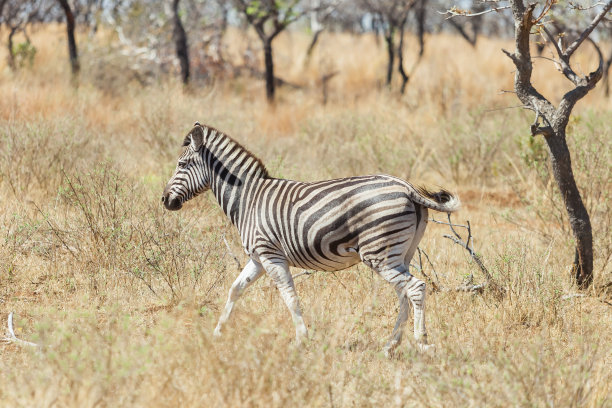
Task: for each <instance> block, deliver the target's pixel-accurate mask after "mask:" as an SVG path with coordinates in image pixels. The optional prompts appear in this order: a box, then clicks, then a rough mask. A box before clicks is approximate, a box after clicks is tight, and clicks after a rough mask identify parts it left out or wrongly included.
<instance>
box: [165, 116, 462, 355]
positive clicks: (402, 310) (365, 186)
mask: <svg viewBox="0 0 612 408" xmlns="http://www.w3.org/2000/svg"><path fill="white" fill-rule="evenodd" d="M209 189H210V190H212V193H213V194H214V196H215V198H216V201H217V202H218V203H219V205H220V206H221V208H222V210H223V212H224V213H225V214H226V215H227V216H228V217H229V219H230V220H231V222H232V224H233V225H234V226H235V227H236V228H237V229H238V232H239V233H240V239H241V241H242V245H243V248H244V251H245V252H246V254H247V255H248V256H249V261H248V263H247V264H246V266H245V267H244V269H243V270H242V272H240V274H239V275H238V277H237V278H236V280H235V281H234V283H233V284H232V286H231V288H230V290H229V295H228V299H227V302H226V305H225V308H224V310H223V312H222V313H221V316H220V318H219V322H218V324H217V326H216V328H215V330H214V335H215V336H220V335H221V333H222V331H223V326H224V325H225V323H226V322H227V321H228V319H229V317H230V315H231V313H232V310H233V308H234V304H235V302H236V301H237V300H238V299H239V298H240V296H241V295H242V294H243V293H244V292H245V290H246V289H247V288H248V287H249V286H251V285H252V284H253V283H255V281H257V279H259V278H260V277H261V276H262V275H263V274H264V272H265V273H267V275H268V276H269V277H270V278H271V279H272V280H273V282H274V283H275V285H276V287H277V288H278V290H279V292H280V295H281V297H282V298H283V300H284V302H285V304H286V306H287V307H288V309H289V311H290V313H291V317H292V319H293V323H294V325H295V330H296V342H297V344H301V342H302V341H303V340H305V339H307V338H308V330H307V328H306V325H305V323H304V319H303V317H302V312H301V308H300V304H299V300H298V296H297V294H296V291H295V286H294V282H293V278H292V275H291V273H290V271H289V267H290V266H295V267H299V268H303V269H312V270H318V271H338V270H341V269H345V268H348V267H350V266H352V265H355V264H357V263H359V262H363V263H365V264H366V265H367V266H369V267H370V268H372V269H373V270H374V271H375V272H376V273H377V274H379V275H380V276H381V277H382V278H383V279H385V280H386V281H387V282H389V283H390V284H391V285H392V286H393V287H394V289H395V292H396V293H397V296H398V298H399V314H398V317H397V321H396V323H395V327H394V329H393V332H392V335H391V338H390V339H389V341H388V342H387V344H386V345H385V348H384V350H385V353H386V354H387V355H390V354H392V353H393V351H394V350H395V348H396V347H397V346H398V345H399V344H400V342H401V340H402V333H403V330H404V326H405V323H406V321H407V319H408V309H409V303H411V304H412V307H413V316H414V337H415V339H416V341H417V344H418V345H419V347H421V348H427V347H429V346H428V342H427V331H426V328H425V283H424V282H423V281H421V280H419V279H417V278H416V277H414V276H412V275H411V274H410V273H409V271H408V266H409V265H410V260H411V259H412V256H413V255H414V253H415V250H416V248H417V245H418V244H419V242H420V240H421V238H422V237H423V233H424V232H425V227H426V226H427V217H428V209H433V210H436V211H441V212H449V213H450V212H454V211H457V210H459V208H460V201H459V199H458V198H457V197H456V196H455V195H453V194H451V193H449V192H448V191H446V190H444V189H442V190H441V191H439V192H431V191H429V190H427V189H425V188H423V187H415V186H413V185H412V184H410V183H408V182H407V181H404V180H402V179H399V178H397V177H393V176H389V175H369V176H358V177H348V178H339V179H334V180H326V181H318V182H308V183H307V182H300V181H294V180H286V179H278V178H274V177H271V176H270V174H269V173H268V171H267V169H266V167H265V166H264V164H263V163H262V161H261V160H260V159H258V158H257V157H256V156H255V155H254V154H252V153H251V152H249V150H247V149H246V148H244V147H243V146H242V145H240V144H239V143H238V142H236V141H235V140H234V139H232V138H231V137H230V136H228V135H226V134H225V133H223V132H220V131H218V130H217V129H215V128H213V127H210V126H204V125H201V124H200V123H199V122H196V123H195V125H194V127H193V129H192V130H191V131H190V132H189V133H188V134H187V136H186V137H185V139H184V141H183V151H182V153H181V154H180V156H179V158H178V163H177V166H176V169H175V171H174V174H173V175H172V177H171V178H170V180H169V181H168V184H167V185H166V187H165V189H164V192H163V195H162V198H161V201H162V202H163V204H164V206H165V207H166V209H168V210H172V211H176V210H180V209H181V208H182V206H183V204H184V203H185V202H186V201H188V200H191V199H192V198H194V197H196V196H198V195H200V194H202V193H203V192H205V191H207V190H209Z"/></svg>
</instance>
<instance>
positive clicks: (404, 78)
mask: <svg viewBox="0 0 612 408" xmlns="http://www.w3.org/2000/svg"><path fill="white" fill-rule="evenodd" d="M405 28H406V21H405V20H404V22H403V23H402V25H401V26H400V41H399V46H398V47H397V59H398V71H399V74H400V76H401V77H402V86H401V88H400V93H401V94H402V95H403V94H404V92H406V85H407V84H408V81H409V80H410V75H408V74H406V71H404V30H405Z"/></svg>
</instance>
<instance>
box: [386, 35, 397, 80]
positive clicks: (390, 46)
mask: <svg viewBox="0 0 612 408" xmlns="http://www.w3.org/2000/svg"><path fill="white" fill-rule="evenodd" d="M394 35H395V28H394V27H390V28H389V31H388V32H387V33H385V42H386V43H387V55H388V61H387V86H391V80H392V79H393V64H394V63H395V45H394V42H395V41H394V40H393V36H394Z"/></svg>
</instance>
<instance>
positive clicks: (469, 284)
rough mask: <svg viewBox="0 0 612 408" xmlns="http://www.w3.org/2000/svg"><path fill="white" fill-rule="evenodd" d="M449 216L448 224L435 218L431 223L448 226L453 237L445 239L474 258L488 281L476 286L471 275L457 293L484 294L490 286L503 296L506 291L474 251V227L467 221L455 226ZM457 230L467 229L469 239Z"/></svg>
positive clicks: (456, 289)
mask: <svg viewBox="0 0 612 408" xmlns="http://www.w3.org/2000/svg"><path fill="white" fill-rule="evenodd" d="M447 215H448V222H443V221H438V220H435V219H433V218H431V219H430V221H432V222H434V223H436V224H442V225H448V227H449V228H450V230H451V232H452V233H453V235H448V234H445V235H443V236H444V238H448V239H450V240H451V241H453V242H454V243H455V244H457V245H459V246H461V247H463V248H465V249H466V250H467V251H468V253H469V254H470V256H471V257H472V259H473V260H474V262H475V263H476V265H478V268H479V269H480V271H481V272H482V274H483V275H484V277H485V280H486V282H485V283H482V284H476V285H475V284H473V279H474V277H473V275H470V276H469V277H468V279H467V281H466V282H464V283H463V284H462V285H461V286H459V287H457V288H455V291H459V292H476V293H482V292H483V291H484V288H485V287H487V286H488V287H490V288H491V289H492V290H493V292H494V293H495V294H496V295H497V296H499V297H501V296H503V294H504V292H505V291H504V289H503V288H502V287H501V286H499V285H498V284H497V282H495V280H494V279H493V277H492V276H491V274H490V273H489V270H488V269H487V268H486V266H485V265H484V263H483V262H482V258H481V257H480V255H478V254H477V253H476V251H474V237H473V236H472V226H471V225H470V221H466V225H462V224H454V223H453V222H452V220H451V215H450V213H449V214H447ZM455 228H465V229H466V230H467V234H468V236H467V239H465V240H464V239H463V237H461V235H460V234H459V233H458V232H457V230H456V229H455Z"/></svg>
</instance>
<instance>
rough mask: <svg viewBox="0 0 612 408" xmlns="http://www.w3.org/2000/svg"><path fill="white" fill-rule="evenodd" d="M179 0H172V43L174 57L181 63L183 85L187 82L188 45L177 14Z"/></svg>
mask: <svg viewBox="0 0 612 408" xmlns="http://www.w3.org/2000/svg"><path fill="white" fill-rule="evenodd" d="M179 2H180V0H173V1H172V12H173V21H174V43H175V46H176V57H177V58H178V60H179V63H180V65H181V80H182V81H183V84H184V85H187V84H188V83H189V47H188V45H187V33H185V28H184V27H183V23H182V22H181V17H180V16H179V11H178V7H179Z"/></svg>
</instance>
